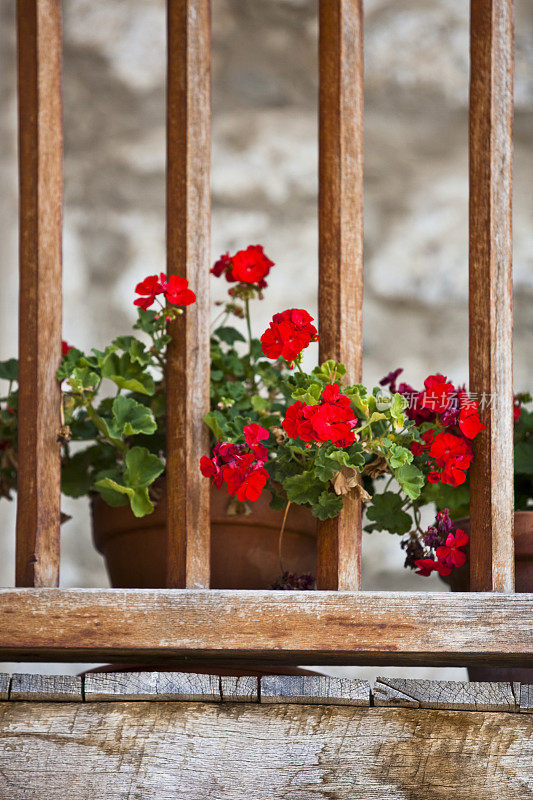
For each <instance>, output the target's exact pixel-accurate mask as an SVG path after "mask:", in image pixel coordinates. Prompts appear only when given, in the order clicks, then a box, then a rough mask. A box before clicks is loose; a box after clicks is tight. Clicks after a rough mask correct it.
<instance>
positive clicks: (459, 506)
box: [418, 481, 470, 519]
mask: <svg viewBox="0 0 533 800" xmlns="http://www.w3.org/2000/svg"><path fill="white" fill-rule="evenodd" d="M428 503H435V505H436V507H437V510H438V511H442V509H444V508H448V509H449V510H450V516H451V518H452V519H458V518H459V517H467V516H468V515H469V513H470V512H469V504H470V490H469V487H468V483H463V484H462V485H461V486H450V485H449V484H448V483H441V481H439V482H438V483H426V485H425V487H424V491H423V493H422V495H421V496H420V497H419V499H418V505H420V506H422V505H427V504H428Z"/></svg>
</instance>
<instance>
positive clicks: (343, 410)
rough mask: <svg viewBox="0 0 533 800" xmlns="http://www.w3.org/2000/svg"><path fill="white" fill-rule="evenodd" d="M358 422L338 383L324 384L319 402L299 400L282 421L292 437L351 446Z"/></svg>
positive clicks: (348, 399)
mask: <svg viewBox="0 0 533 800" xmlns="http://www.w3.org/2000/svg"><path fill="white" fill-rule="evenodd" d="M356 424H357V419H356V417H355V414H354V412H353V409H352V406H351V403H350V398H349V397H347V396H346V395H344V394H341V393H340V389H339V386H338V385H337V384H336V383H330V384H328V385H327V386H325V387H324V391H323V392H322V396H321V398H320V402H319V403H318V404H317V405H314V406H312V405H306V404H305V403H302V401H301V400H297V401H296V403H294V405H292V406H290V408H288V409H287V413H286V415H285V419H284V420H283V428H284V430H285V431H286V432H287V434H288V435H289V436H290V437H291V439H302V440H303V441H304V442H333V443H334V444H337V445H338V446H339V447H349V445H351V444H353V443H354V441H355V433H354V431H353V428H354V427H355V426H356Z"/></svg>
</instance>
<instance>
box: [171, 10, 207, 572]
mask: <svg viewBox="0 0 533 800" xmlns="http://www.w3.org/2000/svg"><path fill="white" fill-rule="evenodd" d="M210 58H211V41H210V0H168V83H167V271H168V274H169V275H171V274H175V275H181V276H182V277H184V278H187V279H188V280H189V282H190V286H191V289H193V291H194V292H196V297H197V299H196V303H195V304H194V305H192V306H189V307H188V308H187V309H186V310H185V314H184V315H183V316H182V317H181V318H179V319H177V320H175V321H174V322H172V323H171V324H170V326H169V332H170V334H171V336H172V342H171V344H170V345H169V347H168V361H167V373H166V379H167V487H168V517H167V531H168V552H167V586H170V587H190V588H202V587H208V586H209V550H210V526H209V481H206V480H205V478H204V477H203V476H202V474H201V473H200V467H199V464H200V458H201V456H202V455H204V454H205V453H206V452H208V448H209V438H208V429H207V427H206V426H205V425H204V423H203V421H202V420H203V417H204V415H205V414H206V413H207V411H209V391H210V388H209V387H210V383H209V369H210V352H209V324H210V306H209V263H210V257H211V254H210V247H209V240H210V169H209V165H210V155H211V150H210V147H211V140H210V117H211V108H210V92H211V89H210Z"/></svg>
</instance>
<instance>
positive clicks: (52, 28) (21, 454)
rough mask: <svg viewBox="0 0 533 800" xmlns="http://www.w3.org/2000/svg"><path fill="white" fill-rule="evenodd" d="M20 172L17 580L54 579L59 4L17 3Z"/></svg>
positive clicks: (50, 582)
mask: <svg viewBox="0 0 533 800" xmlns="http://www.w3.org/2000/svg"><path fill="white" fill-rule="evenodd" d="M17 25H18V102H19V164H20V167H19V170H20V176H19V181H20V201H19V202H20V244H19V248H20V251H19V252H20V300H19V309H20V310H19V360H20V367H19V371H20V373H19V385H20V390H19V408H18V413H19V439H18V495H17V556H16V583H17V586H57V585H58V584H59V519H60V445H59V443H58V439H57V436H58V432H59V427H60V391H59V385H58V382H57V380H56V371H57V368H58V366H59V363H60V360H61V228H62V113H61V3H60V0H18V7H17Z"/></svg>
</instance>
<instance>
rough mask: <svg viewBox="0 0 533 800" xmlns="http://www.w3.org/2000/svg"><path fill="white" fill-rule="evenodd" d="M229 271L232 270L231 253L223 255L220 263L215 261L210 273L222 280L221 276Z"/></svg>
mask: <svg viewBox="0 0 533 800" xmlns="http://www.w3.org/2000/svg"><path fill="white" fill-rule="evenodd" d="M229 269H231V256H230V254H229V253H223V255H221V256H220V258H219V259H218V261H215V263H214V264H213V266H212V268H211V270H210V272H211V274H212V275H215V277H217V278H220V276H221V275H223V274H224V272H226V270H229Z"/></svg>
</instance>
